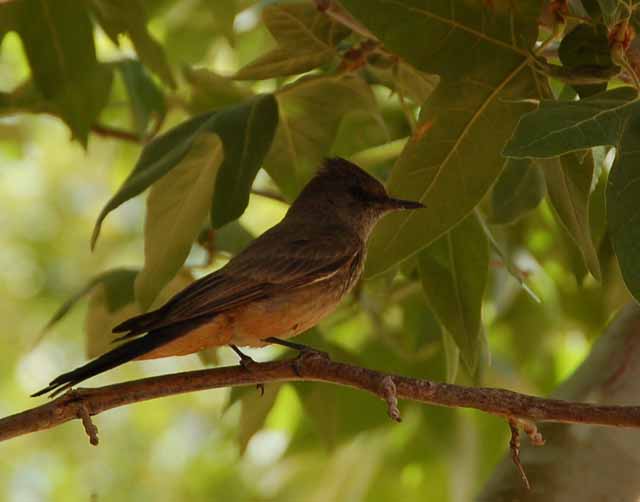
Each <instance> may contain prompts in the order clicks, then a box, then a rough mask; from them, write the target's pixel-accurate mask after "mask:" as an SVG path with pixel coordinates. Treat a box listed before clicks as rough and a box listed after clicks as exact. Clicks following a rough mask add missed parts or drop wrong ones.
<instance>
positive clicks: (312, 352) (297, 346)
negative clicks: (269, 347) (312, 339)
mask: <svg viewBox="0 0 640 502" xmlns="http://www.w3.org/2000/svg"><path fill="white" fill-rule="evenodd" d="M263 342H268V343H273V344H275V345H282V346H283V347H288V348H290V349H293V350H297V351H298V357H296V358H295V359H294V360H293V363H292V364H293V371H294V373H295V374H296V375H297V376H302V373H301V369H302V366H303V363H304V361H305V360H306V359H309V358H316V357H320V358H322V359H331V358H330V357H329V354H328V353H327V352H324V351H322V350H318V349H314V348H313V347H309V346H308V345H302V344H301V343H295V342H289V341H288V340H281V339H280V338H275V337H269V338H265V339H264V340H263Z"/></svg>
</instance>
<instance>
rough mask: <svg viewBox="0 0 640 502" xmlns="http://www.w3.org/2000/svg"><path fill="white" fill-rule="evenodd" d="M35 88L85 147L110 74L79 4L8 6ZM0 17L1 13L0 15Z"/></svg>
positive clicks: (30, 0) (33, 1) (28, 0)
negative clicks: (98, 55)
mask: <svg viewBox="0 0 640 502" xmlns="http://www.w3.org/2000/svg"><path fill="white" fill-rule="evenodd" d="M12 7H13V8H14V9H15V10H14V11H13V12H14V14H15V16H16V17H15V19H16V24H17V31H18V33H19V34H20V38H21V40H22V46H23V47H24V51H25V53H26V56H27V59H28V60H29V66H30V67H31V74H32V77H33V82H34V83H35V87H36V88H37V89H38V91H39V93H40V94H41V96H42V97H43V99H44V100H45V101H48V102H51V103H52V105H53V107H54V108H55V110H56V112H57V114H58V115H59V116H60V117H61V118H62V119H63V120H64V121H65V122H66V124H67V125H68V126H69V128H70V129H71V132H72V134H73V136H74V138H76V139H78V141H80V142H81V143H82V144H83V145H84V146H86V144H87V139H88V134H89V130H90V128H91V126H92V125H93V123H94V122H95V120H96V118H97V117H98V114H99V113H100V111H101V110H102V108H103V107H104V106H105V104H106V103H107V99H108V97H109V91H110V89H111V81H112V72H111V71H110V69H109V68H108V67H107V66H105V65H100V64H98V61H97V59H96V51H95V46H94V43H93V28H92V26H91V21H90V20H89V16H88V14H87V11H86V9H85V8H84V6H83V4H82V3H81V2H76V1H75V0H59V1H56V3H55V8H54V7H53V5H51V4H50V3H49V2H42V1H38V0H24V1H22V2H19V3H16V4H15V6H12ZM0 12H1V11H0Z"/></svg>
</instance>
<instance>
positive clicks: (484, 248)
mask: <svg viewBox="0 0 640 502" xmlns="http://www.w3.org/2000/svg"><path fill="white" fill-rule="evenodd" d="M418 263H419V268H420V277H421V280H422V287H423V290H424V293H425V296H426V298H427V303H428V304H429V306H430V307H431V309H432V310H433V312H434V313H435V315H436V317H437V318H438V320H439V321H440V322H441V323H442V325H443V326H444V327H445V329H446V330H447V331H448V332H449V333H451V336H452V337H453V339H454V340H455V342H456V344H457V346H458V347H459V348H460V356H461V357H462V359H463V361H464V362H465V364H466V365H467V366H468V367H469V369H470V370H471V372H472V373H473V372H475V368H476V365H477V362H478V356H479V352H480V348H481V347H480V341H479V340H480V322H481V308H482V297H483V295H484V290H485V287H486V284H487V277H488V273H489V247H488V243H487V239H486V237H485V234H484V231H483V229H482V226H481V225H480V223H479V222H478V219H477V217H476V216H475V214H472V215H471V216H469V217H468V218H466V219H465V220H464V221H463V222H462V223H460V224H459V225H457V226H456V227H455V228H454V229H453V230H451V231H449V232H448V233H447V234H446V235H445V236H444V237H442V238H441V239H438V240H437V241H435V242H434V243H433V244H431V245H430V246H429V247H427V248H426V249H424V250H423V251H422V252H421V253H420V254H419V255H418Z"/></svg>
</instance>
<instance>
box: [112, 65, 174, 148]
mask: <svg viewBox="0 0 640 502" xmlns="http://www.w3.org/2000/svg"><path fill="white" fill-rule="evenodd" d="M116 67H117V68H118V70H119V71H120V74H121V75H122V80H123V81H124V85H125V87H126V89H127V94H128V95H129V102H130V104H131V114H132V118H133V124H134V127H135V130H136V132H137V133H138V135H139V136H140V137H141V138H142V137H144V136H145V134H146V132H147V128H148V126H149V121H150V120H151V118H153V117H155V119H156V120H157V121H162V119H163V118H164V116H165V114H166V112H167V106H166V103H165V101H164V95H163V94H162V91H161V90H160V89H159V88H158V87H157V86H156V84H155V83H154V82H153V80H152V79H151V77H149V75H148V74H147V72H146V71H145V69H144V66H142V65H141V64H140V62H138V61H136V60H135V59H125V60H122V61H118V62H117V63H116Z"/></svg>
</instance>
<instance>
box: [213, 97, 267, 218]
mask: <svg viewBox="0 0 640 502" xmlns="http://www.w3.org/2000/svg"><path fill="white" fill-rule="evenodd" d="M277 126H278V103H277V101H276V99H275V98H274V96H273V95H272V94H263V95H259V96H256V97H255V98H253V99H251V100H249V101H248V102H246V103H244V104H242V105H238V106H234V107H229V108H225V109H223V110H221V111H220V113H219V114H218V115H217V116H216V117H215V119H214V122H213V123H212V124H211V125H210V126H208V127H209V130H211V131H212V132H215V133H217V134H218V135H219V136H220V138H221V139H222V142H223V144H224V162H223V163H222V166H221V167H220V172H219V173H218V177H217V179H216V188H215V192H214V195H213V203H212V205H211V224H212V225H213V227H214V228H220V227H221V226H223V225H224V224H226V223H229V222H230V221H232V220H235V219H236V218H237V217H239V216H240V215H241V214H242V213H243V212H244V210H245V209H246V207H247V205H248V204H249V193H250V191H251V185H252V184H253V180H254V179H255V177H256V174H257V173H258V170H259V169H260V167H261V166H262V162H263V160H264V158H265V156H266V155H267V152H268V151H269V148H270V147H271V143H272V142H273V139H274V135H275V133H276V128H277Z"/></svg>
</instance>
